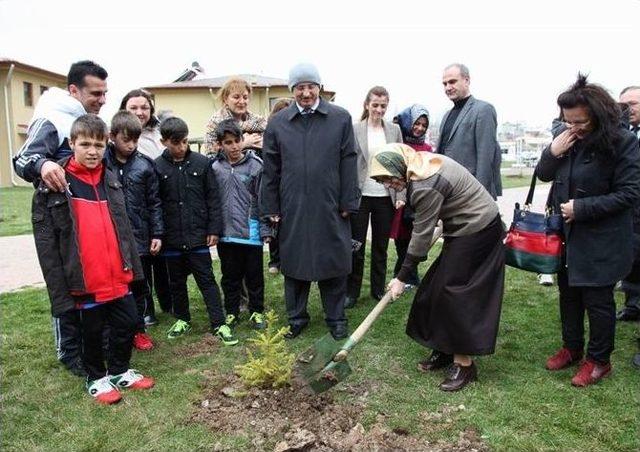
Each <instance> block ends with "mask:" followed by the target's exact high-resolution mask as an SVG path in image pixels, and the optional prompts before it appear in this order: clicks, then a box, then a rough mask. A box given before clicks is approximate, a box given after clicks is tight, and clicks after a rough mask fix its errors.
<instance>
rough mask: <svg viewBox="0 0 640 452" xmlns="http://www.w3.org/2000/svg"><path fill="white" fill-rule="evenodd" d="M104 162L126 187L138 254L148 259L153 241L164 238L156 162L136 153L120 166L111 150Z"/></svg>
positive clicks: (126, 199)
mask: <svg viewBox="0 0 640 452" xmlns="http://www.w3.org/2000/svg"><path fill="white" fill-rule="evenodd" d="M104 160H105V162H106V164H107V168H109V169H110V170H111V171H112V172H113V173H114V174H116V175H117V176H118V180H119V181H120V183H121V184H122V186H123V189H124V200H125V202H126V204H127V215H128V216H129V221H130V222H131V229H133V235H134V237H135V239H136V244H137V245H138V254H140V255H147V254H149V246H150V244H151V239H160V238H162V236H163V235H164V222H163V220H162V204H161V202H160V193H159V191H158V190H159V188H158V176H157V175H156V171H155V165H154V163H153V160H152V159H150V158H149V157H147V156H146V155H144V154H142V153H140V152H138V151H135V152H134V153H133V154H131V155H130V156H129V158H128V159H127V161H126V162H125V163H120V162H119V161H118V160H117V159H116V156H115V150H114V149H113V147H112V146H109V148H108V149H107V152H106V153H105V158H104Z"/></svg>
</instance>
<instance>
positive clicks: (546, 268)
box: [505, 172, 563, 274]
mask: <svg viewBox="0 0 640 452" xmlns="http://www.w3.org/2000/svg"><path fill="white" fill-rule="evenodd" d="M535 188H536V175H535V172H534V174H533V178H532V180H531V186H530V187H529V193H528V195H527V199H526V201H525V204H524V207H523V208H522V209H521V208H520V204H519V203H516V205H515V209H514V211H513V222H512V223H511V227H510V228H509V232H508V233H507V238H506V239H505V247H506V258H507V261H506V262H507V265H509V266H511V267H515V268H519V269H521V270H526V271H530V272H536V273H544V274H550V273H556V272H557V271H558V270H560V267H561V266H562V246H563V236H562V225H563V221H562V216H561V215H559V214H553V213H551V211H550V209H549V208H548V207H547V209H546V212H545V213H536V212H531V210H530V207H531V202H532V201H533V193H534V191H535Z"/></svg>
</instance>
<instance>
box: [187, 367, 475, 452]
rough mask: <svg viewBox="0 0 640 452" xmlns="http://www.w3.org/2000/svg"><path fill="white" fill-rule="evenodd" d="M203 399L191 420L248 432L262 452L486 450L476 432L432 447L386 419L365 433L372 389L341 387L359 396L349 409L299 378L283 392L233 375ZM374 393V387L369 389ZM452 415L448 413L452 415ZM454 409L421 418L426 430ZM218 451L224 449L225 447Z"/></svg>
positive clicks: (210, 385)
mask: <svg viewBox="0 0 640 452" xmlns="http://www.w3.org/2000/svg"><path fill="white" fill-rule="evenodd" d="M207 380H208V382H207V384H206V385H205V395H204V400H202V402H201V403H200V406H199V407H198V409H197V410H196V412H195V413H194V414H193V416H192V418H191V420H192V421H194V422H200V423H204V424H206V425H207V426H208V427H209V428H210V429H212V430H214V431H218V432H222V433H225V434H235V435H237V434H238V433H239V431H241V430H242V429H244V434H245V435H247V437H249V438H250V440H251V443H252V448H253V449H254V450H259V451H274V452H285V451H371V450H375V451H387V450H389V451H390V450H393V451H402V450H404V451H473V450H475V451H486V450H488V448H487V447H486V446H485V445H484V444H483V443H482V440H481V438H480V437H479V435H478V434H477V433H476V432H474V431H465V432H460V435H459V438H458V440H457V441H456V442H454V443H444V442H438V443H433V444H431V443H429V442H427V441H425V440H424V439H421V438H418V437H415V436H412V435H411V434H410V433H409V432H408V431H406V430H404V429H394V430H390V429H389V428H388V427H387V426H386V425H385V418H384V416H383V415H380V416H378V418H377V419H376V421H375V423H374V424H373V425H372V426H371V428H369V430H368V431H367V430H365V428H364V427H363V425H362V424H361V421H362V417H363V414H364V411H365V408H366V398H367V396H368V394H369V392H368V390H365V389H364V388H363V387H354V386H349V385H348V384H343V385H341V388H342V389H343V390H346V391H348V392H349V393H350V394H351V395H353V396H354V397H353V398H354V401H352V402H350V403H349V404H341V403H337V402H335V401H334V399H333V397H332V392H331V391H328V392H326V393H323V394H314V393H313V392H312V391H311V390H310V389H309V388H308V386H307V385H306V384H305V383H304V382H303V381H302V380H301V379H300V378H297V377H296V378H294V380H293V381H292V384H291V386H290V387H287V388H284V389H257V388H252V389H245V388H244V387H243V386H242V383H241V382H240V380H239V379H238V378H237V377H236V376H233V375H224V376H221V375H216V374H215V373H213V372H212V373H210V374H209V375H207ZM370 389H371V388H370ZM447 410H448V411H447ZM452 410H453V411H455V408H454V409H449V408H447V409H445V410H444V412H443V413H436V414H434V415H432V414H429V413H425V414H424V415H423V416H421V420H422V423H424V426H420V427H421V429H422V427H424V429H428V428H429V424H430V423H432V422H435V423H437V422H439V420H440V419H441V418H442V417H443V416H445V417H446V416H449V415H450V414H451V411H452ZM216 450H224V447H223V446H222V445H220V444H218V445H217V446H216Z"/></svg>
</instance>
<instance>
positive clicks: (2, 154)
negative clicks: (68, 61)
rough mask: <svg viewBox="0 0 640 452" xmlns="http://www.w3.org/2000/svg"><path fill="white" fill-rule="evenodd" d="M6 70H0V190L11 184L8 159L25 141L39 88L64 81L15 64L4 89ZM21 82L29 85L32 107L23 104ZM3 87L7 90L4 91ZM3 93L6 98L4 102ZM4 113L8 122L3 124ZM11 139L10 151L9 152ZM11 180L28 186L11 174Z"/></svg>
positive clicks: (11, 167) (63, 82)
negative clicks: (31, 94) (30, 87)
mask: <svg viewBox="0 0 640 452" xmlns="http://www.w3.org/2000/svg"><path fill="white" fill-rule="evenodd" d="M8 72H9V68H8V67H2V68H0V109H1V110H2V112H1V113H0V120H1V122H0V187H7V186H10V185H12V180H11V179H12V178H11V176H12V173H13V165H12V164H11V156H12V155H15V154H16V153H17V152H18V150H20V148H21V147H22V145H23V144H24V142H25V141H26V138H27V127H28V126H29V121H30V120H31V117H32V116H33V111H34V107H35V106H36V105H37V103H38V100H39V99H40V95H41V94H40V89H41V87H43V88H44V87H46V88H49V87H52V86H57V87H59V88H63V89H64V88H65V86H66V81H65V78H64V77H62V78H56V77H50V76H47V75H44V74H39V73H35V72H32V71H30V70H28V69H26V68H22V67H20V66H18V65H16V66H15V67H14V70H13V74H12V76H11V81H10V83H9V85H8V86H7V85H6V84H7V75H8ZM24 82H28V83H31V85H32V88H33V90H32V93H33V96H32V97H33V102H32V106H27V105H25V99H24ZM5 86H6V87H7V88H6V89H5ZM5 91H6V92H7V98H8V102H7V99H5ZM7 110H8V113H9V120H8V121H7ZM9 138H10V139H11V147H12V152H10V149H9ZM13 180H14V181H15V182H18V183H19V184H21V185H28V184H27V183H26V182H24V181H23V180H22V179H20V178H19V177H18V176H17V175H15V174H14V177H13Z"/></svg>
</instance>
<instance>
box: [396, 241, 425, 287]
mask: <svg viewBox="0 0 640 452" xmlns="http://www.w3.org/2000/svg"><path fill="white" fill-rule="evenodd" d="M409 242H410V240H408V239H395V240H394V244H395V247H396V255H397V256H398V257H397V259H396V265H395V266H394V267H393V277H394V278H395V277H396V276H398V273H399V272H400V269H401V268H402V264H403V263H404V258H405V257H406V255H407V250H408V249H409ZM407 279H408V281H403V282H405V283H406V284H412V285H414V286H419V285H420V277H419V276H418V269H417V268H416V269H415V270H414V271H413V272H412V273H411V276H409V278H407Z"/></svg>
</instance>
